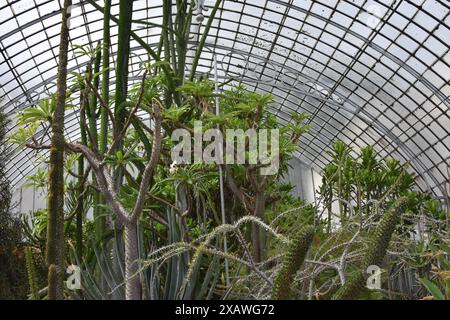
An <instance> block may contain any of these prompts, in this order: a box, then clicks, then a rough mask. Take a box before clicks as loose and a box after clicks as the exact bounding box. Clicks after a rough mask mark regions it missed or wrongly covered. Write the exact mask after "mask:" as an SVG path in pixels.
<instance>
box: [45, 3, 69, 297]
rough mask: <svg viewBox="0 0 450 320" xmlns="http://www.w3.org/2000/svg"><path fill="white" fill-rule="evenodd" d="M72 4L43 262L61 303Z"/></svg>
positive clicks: (63, 43) (62, 49) (62, 48)
mask: <svg viewBox="0 0 450 320" xmlns="http://www.w3.org/2000/svg"><path fill="white" fill-rule="evenodd" d="M71 5H72V1H71V0H65V1H64V8H63V13H62V24H61V38H60V44H59V66H58V75H57V78H58V80H57V92H56V110H55V113H54V115H53V119H52V132H53V135H52V138H51V144H52V148H51V150H50V175H49V197H48V225H47V244H46V260H47V265H48V267H49V269H48V298H49V299H50V300H56V299H64V287H63V276H64V143H65V142H64V109H65V101H66V90H67V85H66V78H67V50H68V46H69V28H68V20H69V19H70V6H71Z"/></svg>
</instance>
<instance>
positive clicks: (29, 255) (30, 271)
mask: <svg viewBox="0 0 450 320" xmlns="http://www.w3.org/2000/svg"><path fill="white" fill-rule="evenodd" d="M25 266H26V268H27V275H28V285H29V286H30V296H31V300H39V288H38V284H37V274H36V268H35V266H34V259H33V252H32V251H31V248H30V247H25Z"/></svg>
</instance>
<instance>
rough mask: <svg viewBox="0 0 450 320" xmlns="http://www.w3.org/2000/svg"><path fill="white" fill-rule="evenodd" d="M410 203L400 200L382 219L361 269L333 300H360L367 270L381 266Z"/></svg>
mask: <svg viewBox="0 0 450 320" xmlns="http://www.w3.org/2000/svg"><path fill="white" fill-rule="evenodd" d="M407 203H408V198H407V197H402V198H400V199H398V200H397V201H396V202H395V203H394V204H393V206H392V207H391V208H390V209H389V210H388V211H387V212H386V213H385V214H384V216H383V217H382V218H381V220H380V222H379V224H378V226H377V227H376V229H375V231H374V233H373V235H372V238H371V240H370V243H369V247H368V249H367V251H366V253H365V255H364V258H363V263H362V266H361V269H360V270H358V271H357V272H356V273H355V274H353V275H352V276H351V277H350V278H349V279H348V280H347V282H345V284H344V285H343V286H342V287H341V288H339V290H338V291H336V293H335V294H334V295H333V296H332V298H331V299H332V300H351V299H356V298H358V295H359V294H360V292H361V291H362V290H363V289H364V285H365V284H366V270H367V268H368V267H369V266H371V265H376V266H380V265H381V264H382V262H383V259H384V256H385V254H386V250H387V248H388V246H389V242H390V241H391V237H392V234H393V233H394V231H395V227H396V226H397V224H398V222H399V220H400V216H401V214H402V212H403V210H404V209H405V207H406V205H407Z"/></svg>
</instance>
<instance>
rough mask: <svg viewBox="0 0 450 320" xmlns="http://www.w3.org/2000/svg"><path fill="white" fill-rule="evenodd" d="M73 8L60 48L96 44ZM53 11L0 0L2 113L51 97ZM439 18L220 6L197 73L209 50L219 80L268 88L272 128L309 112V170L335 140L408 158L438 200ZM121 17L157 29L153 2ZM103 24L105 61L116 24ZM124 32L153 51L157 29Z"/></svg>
mask: <svg viewBox="0 0 450 320" xmlns="http://www.w3.org/2000/svg"><path fill="white" fill-rule="evenodd" d="M214 2H215V1H214ZM97 3H98V4H99V5H102V4H103V2H102V1H97ZM117 4H118V1H113V6H112V14H113V15H117V14H118V5H117ZM73 5H74V7H73V10H72V25H71V31H70V38H71V39H70V41H71V44H72V45H75V44H76V45H83V46H86V45H87V46H91V47H94V46H95V45H96V43H97V41H99V40H101V38H102V27H103V24H102V13H101V12H99V11H98V10H97V9H96V8H95V7H94V6H92V4H90V3H89V2H88V1H79V0H75V1H73ZM212 5H213V1H206V7H211V6H212ZM60 10H61V4H60V3H59V1H56V0H33V1H29V0H19V1H11V0H0V21H1V30H2V35H0V86H1V87H0V100H2V108H3V109H4V110H5V111H6V112H7V113H8V114H10V115H14V114H16V113H17V112H20V110H22V109H23V108H25V107H26V106H29V105H32V104H34V103H36V101H38V100H39V99H42V98H44V97H45V96H48V95H49V94H50V93H51V92H54V91H55V83H54V82H55V79H56V68H55V66H56V65H57V56H58V52H57V50H58V45H59V29H60ZM449 11H450V10H449V3H448V1H446V0H436V1H435V0H383V1H381V0H380V1H366V0H340V1H338V0H331V1H330V0H320V1H319V0H317V1H312V0H239V1H235V0H224V1H222V4H221V7H220V9H219V11H218V13H217V15H216V19H215V20H214V22H213V25H212V28H211V30H210V34H209V35H208V37H207V41H206V48H205V50H204V53H203V54H202V57H201V59H200V62H199V67H198V72H199V73H209V72H210V71H211V69H212V60H213V55H214V54H215V55H216V56H217V59H218V61H219V76H220V78H221V80H223V81H224V80H228V79H230V78H233V79H234V81H233V83H244V84H246V85H247V86H248V87H249V88H250V89H252V90H257V91H261V92H269V93H272V94H273V96H274V97H275V100H276V101H277V103H276V104H274V105H273V108H272V110H273V112H274V113H275V114H276V115H277V116H278V117H279V119H280V121H281V122H289V121H290V114H291V112H308V113H310V114H311V115H312V117H311V119H310V122H311V124H312V125H313V126H314V128H313V129H312V130H311V131H310V132H309V133H308V134H306V135H305V136H304V137H303V140H302V141H301V143H302V148H301V151H300V153H299V154H298V157H299V158H300V159H301V160H302V161H303V162H305V163H306V164H308V165H310V166H311V167H313V168H315V169H316V170H318V171H320V169H321V168H323V166H324V165H325V164H326V163H327V162H328V160H329V159H328V155H327V153H326V152H325V150H326V149H327V148H328V147H329V146H330V144H331V143H332V142H333V141H334V140H335V139H342V140H344V141H346V142H348V143H351V145H352V146H353V147H354V148H355V150H357V149H358V148H361V147H363V146H365V145H374V146H375V148H376V149H377V150H378V151H379V152H380V153H381V155H382V156H392V157H395V158H398V159H400V160H402V161H410V162H411V169H412V170H414V171H415V173H416V174H417V175H418V177H419V179H418V185H419V187H420V188H421V189H423V190H429V191H431V192H432V193H433V194H434V196H436V197H446V196H447V193H448V192H447V182H448V181H449V176H450V173H449V170H448V167H449V166H448V158H449V156H450V135H449V133H450V112H449V107H450V100H449V95H450V84H449V80H450V54H449V45H448V44H449V43H450V32H449V31H450V30H449V29H450V18H449ZM173 12H176V7H175V6H174V9H173ZM210 12H211V10H208V11H207V12H206V16H208V14H209V13H210ZM133 19H140V20H146V21H149V22H152V23H156V24H158V23H159V24H161V23H162V7H161V4H160V3H158V4H157V5H155V1H150V0H139V1H135V4H134V13H133ZM111 25H112V28H111V40H112V52H111V53H112V63H115V55H116V46H115V45H116V44H117V26H116V25H115V24H114V23H113V22H112V23H111ZM133 29H134V30H135V32H136V33H137V34H138V35H139V36H141V37H142V38H143V39H144V40H145V41H146V42H147V43H148V44H149V45H150V46H152V47H156V46H157V45H158V42H159V35H160V29H159V28H157V27H148V26H146V27H145V28H143V27H142V25H141V24H134V25H133ZM191 45H192V46H195V41H194V39H193V41H192V43H191ZM131 47H132V49H131V50H132V54H131V64H130V77H131V80H137V79H138V78H139V73H140V68H139V66H140V64H141V63H142V62H143V61H147V60H148V57H147V54H146V52H145V50H143V49H142V48H141V47H139V45H138V43H137V42H136V41H134V40H132V41H131ZM70 56H72V58H71V59H70V61H69V69H70V70H71V71H75V72H82V70H83V68H84V67H85V65H86V63H87V59H86V58H80V57H75V55H74V54H73V50H72V53H71V54H70V55H69V57H70ZM188 62H189V59H188ZM111 68H112V69H113V66H111ZM111 74H112V75H113V74H114V72H111ZM113 80H114V79H112V81H113ZM111 85H113V83H112V84H111ZM77 112H78V110H77V108H75V109H73V110H72V111H70V112H68V113H67V121H66V133H67V135H68V136H69V137H70V139H73V140H76V139H78V138H79V126H78V114H77ZM12 129H13V128H12ZM41 134H42V135H46V131H45V128H42V130H41ZM47 138H48V137H47ZM44 141H45V140H44ZM33 160H34V153H33V152H31V151H29V150H21V151H19V152H18V153H17V154H16V155H15V157H14V158H13V159H12V160H11V161H10V163H8V168H7V169H8V174H9V176H10V179H11V181H12V183H13V184H18V183H20V182H21V181H22V179H23V178H24V177H25V176H26V175H29V174H30V173H31V172H32V171H33V170H34V166H33V165H31V164H30V163H31V162H32V161H33Z"/></svg>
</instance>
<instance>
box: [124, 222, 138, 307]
mask: <svg viewBox="0 0 450 320" xmlns="http://www.w3.org/2000/svg"><path fill="white" fill-rule="evenodd" d="M138 258H139V254H138V241H137V222H136V221H130V222H128V223H126V224H125V278H126V284H125V299H126V300H140V299H141V282H140V278H139V274H138V270H139V261H138Z"/></svg>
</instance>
